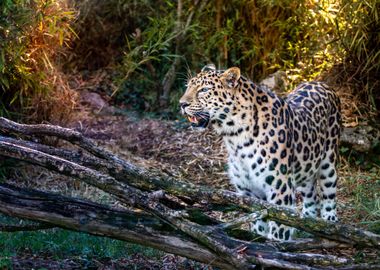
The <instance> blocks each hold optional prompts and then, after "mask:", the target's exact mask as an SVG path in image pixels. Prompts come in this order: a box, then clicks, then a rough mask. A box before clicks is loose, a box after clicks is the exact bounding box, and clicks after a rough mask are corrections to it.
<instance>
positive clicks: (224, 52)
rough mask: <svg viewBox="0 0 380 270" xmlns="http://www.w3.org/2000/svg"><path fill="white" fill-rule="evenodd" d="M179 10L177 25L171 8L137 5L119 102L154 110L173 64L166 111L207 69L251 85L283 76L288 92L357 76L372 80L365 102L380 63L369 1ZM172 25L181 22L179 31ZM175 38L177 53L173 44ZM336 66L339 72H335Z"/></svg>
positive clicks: (186, 4)
mask: <svg viewBox="0 0 380 270" xmlns="http://www.w3.org/2000/svg"><path fill="white" fill-rule="evenodd" d="M180 2H182V4H183V12H182V16H181V18H179V16H178V10H177V8H178V4H174V3H172V2H171V1H159V2H157V1H143V2H141V3H140V4H139V8H136V9H134V14H133V15H134V16H135V17H136V18H147V17H148V20H139V21H136V22H135V24H134V29H129V31H128V32H126V33H125V34H126V40H127V42H126V44H125V46H124V50H125V55H124V57H123V62H122V68H121V72H122V73H123V76H122V79H121V80H122V81H128V83H127V84H125V83H120V85H121V86H122V87H121V88H120V90H119V91H121V92H123V94H122V95H124V96H125V95H126V94H125V93H131V94H132V95H134V93H136V91H137V92H138V93H139V94H141V96H143V97H145V99H146V101H147V103H148V104H150V105H151V106H150V107H149V106H148V108H146V109H151V108H153V109H157V106H152V105H154V104H155V103H157V97H158V95H159V92H160V91H161V88H162V80H163V79H162V78H164V76H165V74H166V73H167V72H168V70H169V69H170V68H171V67H172V65H173V63H174V62H175V59H177V58H180V59H181V60H182V61H181V65H180V67H179V68H178V70H177V79H176V81H175V84H174V85H173V87H172V88H173V89H174V90H177V91H172V95H171V100H172V104H173V105H172V106H173V108H176V107H177V100H178V97H179V96H180V95H181V91H178V90H179V89H183V85H184V81H185V80H186V78H187V77H188V76H189V70H192V71H196V70H199V69H200V67H202V66H203V65H204V64H206V63H210V62H213V63H216V64H217V66H218V67H219V68H226V67H229V66H234V65H237V66H240V67H241V69H242V70H243V72H244V74H246V75H247V76H248V77H250V78H251V79H253V80H254V81H259V80H261V79H263V78H264V77H266V76H267V75H269V74H270V73H273V72H275V71H276V70H279V69H280V70H285V71H286V72H287V75H288V79H289V85H288V88H289V89H293V88H294V86H295V85H296V84H298V83H299V82H300V81H303V80H313V79H320V78H326V77H329V76H330V75H331V74H333V75H334V74H335V73H336V70H338V71H339V72H341V71H342V70H343V71H344V72H345V73H346V75H345V76H344V78H341V79H342V80H345V79H347V78H348V76H352V75H355V74H356V73H358V72H359V74H360V76H361V77H360V78H362V77H363V78H364V77H365V76H367V77H366V78H367V79H366V80H365V81H368V78H375V82H374V80H372V84H371V85H372V88H371V86H369V85H368V86H367V87H366V88H365V89H367V91H366V92H365V93H364V94H365V96H366V97H368V98H372V101H373V99H374V95H373V94H374V93H373V91H374V89H375V87H376V85H377V83H378V79H376V78H378V77H379V76H377V75H378V66H379V64H378V63H380V61H378V60H379V59H378V58H379V57H380V53H379V51H378V49H377V48H378V47H379V39H380V38H379V32H378V31H377V30H376V29H378V28H379V27H378V26H379V18H378V10H379V9H378V3H377V2H376V0H372V1H366V2H362V1H356V2H353V4H352V5H351V2H352V1H347V0H329V1H311V0H302V1H292V0H287V1H278V0H255V1H248V0H245V1H237V0H234V1H225V0H218V1H206V2H207V4H206V5H205V7H204V8H203V9H201V8H200V5H199V2H202V1H192V0H185V1H180ZM197 3H198V4H197ZM126 5H127V4H126ZM130 5H132V4H130ZM194 9H195V10H196V11H195V15H194V16H193V17H191V13H192V12H193V11H194ZM147 11H149V12H147ZM190 19H191V20H190ZM178 21H182V28H180V31H178V29H177V23H178ZM187 22H190V23H189V24H186V23H187ZM183 32H185V38H184V39H183V40H182V41H181V46H180V51H179V52H177V51H176V45H177V42H178V41H177V40H176V37H177V35H178V34H180V33H183ZM340 63H343V64H344V68H342V67H341V66H339V68H338V69H336V67H337V66H338V64H340ZM334 67H335V69H334ZM353 67H357V68H356V70H353ZM359 69H360V70H359ZM358 70H359V71H358ZM376 76H377V77H376ZM341 77H342V76H341ZM359 80H361V79H359ZM362 88H363V87H362V85H361V86H359V87H358V89H362ZM372 103H373V104H374V102H372ZM160 110H162V108H160Z"/></svg>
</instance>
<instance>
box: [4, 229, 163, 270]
mask: <svg viewBox="0 0 380 270" xmlns="http://www.w3.org/2000/svg"><path fill="white" fill-rule="evenodd" d="M20 252H21V253H22V252H28V253H32V254H39V253H40V254H41V253H42V254H49V255H52V256H54V259H63V258H67V257H71V256H79V257H81V258H86V259H91V258H113V259H119V258H126V257H129V256H131V255H133V254H136V253H139V254H142V255H144V256H146V257H149V258H159V257H161V256H162V255H163V252H160V251H158V250H155V249H152V248H147V247H143V246H140V245H134V244H129V243H126V242H123V241H119V240H114V239H110V238H106V237H99V236H93V235H89V234H85V233H80V232H74V231H69V230H64V229H49V230H41V231H35V232H16V233H6V232H3V233H0V268H1V265H2V264H3V263H6V261H7V260H6V258H8V257H9V256H12V255H16V254H18V253H20Z"/></svg>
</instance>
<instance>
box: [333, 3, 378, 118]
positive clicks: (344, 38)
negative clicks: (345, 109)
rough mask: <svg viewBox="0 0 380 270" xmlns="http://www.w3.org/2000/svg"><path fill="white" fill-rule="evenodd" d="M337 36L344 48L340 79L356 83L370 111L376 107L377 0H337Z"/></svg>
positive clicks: (359, 93) (358, 92)
mask: <svg viewBox="0 0 380 270" xmlns="http://www.w3.org/2000/svg"><path fill="white" fill-rule="evenodd" d="M336 24H337V33H336V35H337V38H338V39H339V46H340V47H341V48H342V49H343V50H344V61H343V62H342V63H341V65H340V66H339V68H340V69H341V72H338V73H339V75H340V80H341V81H348V82H350V83H353V84H355V85H356V89H357V95H359V96H361V97H362V100H363V99H364V101H365V104H369V105H370V107H371V108H372V110H373V111H376V108H377V109H379V108H380V90H379V89H380V80H379V78H380V32H379V29H380V2H379V1H377V0H369V1H349V0H341V6H340V10H339V12H338V14H337V19H336Z"/></svg>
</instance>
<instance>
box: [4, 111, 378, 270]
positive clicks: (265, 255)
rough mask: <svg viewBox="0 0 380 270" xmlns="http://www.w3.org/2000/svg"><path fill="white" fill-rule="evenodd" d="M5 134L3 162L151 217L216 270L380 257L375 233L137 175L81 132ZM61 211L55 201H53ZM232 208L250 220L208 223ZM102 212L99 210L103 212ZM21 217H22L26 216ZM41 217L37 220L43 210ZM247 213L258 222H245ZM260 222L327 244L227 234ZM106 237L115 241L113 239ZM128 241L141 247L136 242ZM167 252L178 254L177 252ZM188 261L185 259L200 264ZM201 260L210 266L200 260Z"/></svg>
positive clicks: (39, 128) (10, 126) (32, 128)
mask: <svg viewBox="0 0 380 270" xmlns="http://www.w3.org/2000/svg"><path fill="white" fill-rule="evenodd" d="M0 133H2V134H3V135H5V136H0V155H1V156H4V157H8V158H12V159H17V160H21V161H24V162H28V163H31V164H34V165H38V166H42V167H45V168H47V169H48V170H51V171H55V172H56V173H59V174H63V175H66V176H68V177H71V178H76V179H79V180H81V181H83V182H85V183H87V184H89V185H92V186H94V187H97V188H99V189H102V190H103V191H105V192H107V193H109V194H112V195H113V196H115V197H116V198H117V199H118V200H120V202H121V203H123V204H125V205H127V206H129V207H131V206H133V207H138V208H140V209H142V210H144V211H145V213H147V214H148V215H147V217H149V218H150V219H154V222H156V224H161V225H164V224H165V226H168V225H169V226H170V228H171V230H170V231H169V232H168V231H166V233H167V234H164V235H166V236H168V235H169V236H170V237H177V238H180V239H182V241H183V242H187V241H189V243H192V245H195V246H196V247H197V248H199V249H200V250H207V252H208V254H212V256H214V257H215V258H217V260H216V261H217V263H212V262H211V264H213V265H219V266H220V267H221V265H223V268H229V269H249V268H251V267H253V265H263V266H267V267H277V268H283V269H331V268H326V267H332V266H334V267H335V268H337V267H343V266H344V267H346V266H347V267H354V266H355V265H354V264H352V262H351V261H350V260H348V259H345V258H338V257H335V256H331V255H320V254H307V253H289V252H288V251H296V250H307V249H310V248H313V247H314V248H315V247H317V248H318V247H322V248H329V247H336V246H339V247H347V245H354V246H358V247H360V246H365V247H369V248H375V249H377V250H378V249H379V247H380V236H379V235H376V234H373V233H371V232H368V231H364V230H360V229H357V228H354V227H352V226H348V225H343V224H339V223H329V222H325V221H323V220H319V219H318V220H314V219H308V218H301V217H300V216H299V215H298V214H297V213H296V212H294V211H291V210H289V209H286V208H283V207H279V206H274V205H271V204H268V203H266V202H263V201H261V200H257V199H254V198H250V197H244V196H240V195H238V194H236V193H235V192H231V191H227V190H218V189H213V188H210V187H206V186H198V185H194V184H191V183H189V182H186V181H180V180H178V179H176V178H174V177H171V176H170V175H167V174H164V173H162V172H157V171H151V170H148V169H145V168H142V167H137V166H135V165H134V164H132V163H130V162H128V161H125V160H123V159H120V158H119V157H117V156H116V155H114V154H112V153H111V152H108V151H106V150H104V149H101V148H100V147H98V146H97V145H96V144H95V143H94V142H93V141H92V140H90V139H87V138H85V137H83V136H82V135H81V134H80V133H79V132H76V131H74V130H70V129H66V128H62V127H57V126H50V125H23V124H18V123H15V122H12V121H9V120H7V119H5V118H0ZM12 133H13V134H17V135H18V136H20V135H21V136H24V137H25V136H27V137H30V136H31V137H33V138H39V137H45V136H54V137H57V138H59V139H63V140H65V141H68V142H70V143H72V144H74V145H75V146H77V147H78V149H77V150H65V149H61V148H56V147H53V146H49V145H46V144H42V143H39V142H36V140H35V139H33V141H32V140H21V139H15V138H12V137H10V136H9V134H12ZM83 150H84V151H83ZM49 196H52V195H49ZM55 203H56V201H54V204H55ZM231 205H232V206H234V207H235V209H237V210H240V211H242V213H243V216H242V217H240V218H238V219H236V220H232V221H229V222H222V221H220V220H215V219H214V218H213V217H210V216H208V214H207V211H204V209H207V210H213V209H216V208H215V207H216V206H217V207H218V208H223V206H231ZM13 206H14V207H16V206H15V205H13ZM94 207H95V206H94ZM96 207H100V206H99V205H97V206H96ZM173 207H174V208H173ZM10 209H12V207H11V206H9V207H8V208H5V206H3V204H0V211H1V212H5V213H8V214H10V215H13V216H18V217H23V218H30V219H32V220H36V221H40V222H47V223H49V224H51V225H52V226H53V225H54V226H60V227H65V226H69V225H67V224H69V223H70V224H71V225H70V226H71V227H67V228H70V229H74V230H82V227H80V226H79V227H78V226H77V225H76V226H72V223H73V222H74V220H70V222H69V223H67V224H66V225H65V226H63V225H62V224H61V225H59V224H58V222H59V219H56V217H55V216H54V215H53V213H52V216H50V214H49V213H48V211H47V210H46V211H45V212H44V215H43V216H38V215H35V216H29V217H25V216H22V214H20V212H10ZM18 209H19V211H21V210H20V208H18ZM197 209H198V210H197ZM35 210H36V211H37V212H38V207H37V209H35ZM39 210H41V209H39ZM194 210H196V211H194ZM7 211H8V212H7ZM247 212H248V213H251V214H249V215H246V213H247ZM195 213H196V214H195ZM244 213H245V215H246V216H244ZM134 214H135V213H134ZM145 215H146V214H145ZM258 216H260V217H261V218H262V217H266V218H268V219H270V220H274V221H277V222H280V223H283V224H286V225H289V226H292V227H296V228H298V229H301V230H304V231H307V232H310V233H312V234H314V235H316V236H319V237H321V238H324V240H318V241H317V240H301V241H298V242H289V243H274V244H271V243H269V244H268V243H267V244H260V243H254V242H245V241H242V240H238V239H235V238H233V237H231V236H230V232H228V231H234V230H235V229H240V226H241V225H242V224H245V223H249V222H251V221H252V220H253V219H255V218H257V217H258ZM199 217H201V218H202V220H203V221H202V224H203V225H200V224H198V223H197V222H198V221H197V220H199ZM45 219H49V220H48V221H47V220H45ZM205 221H206V223H205ZM157 222H158V223H157ZM74 224H76V223H74ZM205 224H206V225H205ZM144 226H145V225H144ZM91 230H93V231H90V229H89V230H88V231H86V232H89V233H94V234H96V228H93V227H91ZM135 233H136V234H138V233H139V232H136V231H135ZM160 233H161V231H158V232H157V234H160ZM245 234H246V235H249V234H250V232H245ZM104 235H107V236H109V237H113V236H111V235H108V234H104ZM331 240H332V241H331ZM127 241H131V242H134V243H139V242H138V241H137V240H135V239H129V240H127ZM149 241H150V240H149ZM149 241H148V242H149ZM154 243H155V242H154ZM154 243H153V244H154ZM153 244H152V243H146V244H145V245H150V246H152V245H153ZM154 247H156V248H159V249H162V250H165V251H166V249H169V247H166V248H161V247H160V246H159V245H157V246H154ZM188 251H189V250H187V252H188ZM168 252H171V253H176V252H174V251H168ZM176 254H178V253H176ZM186 254H187V253H186ZM186 254H180V255H182V256H186V257H190V258H193V257H192V256H189V254H187V255H186ZM208 258H210V256H208ZM194 259H196V258H194ZM197 260H199V261H202V262H204V261H203V260H201V259H197ZM362 266H363V265H362ZM355 267H359V266H355ZM363 267H364V266H363ZM365 267H367V268H364V269H371V268H370V267H372V265H370V264H368V265H367V266H365ZM353 269H354V268H353Z"/></svg>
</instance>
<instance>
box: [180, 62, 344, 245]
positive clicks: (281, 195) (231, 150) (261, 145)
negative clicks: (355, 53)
mask: <svg viewBox="0 0 380 270" xmlns="http://www.w3.org/2000/svg"><path fill="white" fill-rule="evenodd" d="M179 105H180V110H181V112H182V114H183V115H184V116H185V117H186V118H187V119H188V121H190V122H191V125H192V126H194V127H195V128H200V129H205V128H209V127H210V128H212V129H213V130H214V131H215V132H216V134H218V135H219V136H221V137H222V138H223V139H222V141H223V142H224V144H225V148H226V149H227V153H228V163H227V165H228V166H227V167H228V175H229V179H230V182H231V183H232V184H233V186H234V187H235V188H236V192H237V193H239V194H241V195H242V196H251V197H255V198H257V199H260V200H263V201H266V202H268V203H270V204H274V205H279V206H283V207H286V208H287V209H292V210H294V211H296V209H297V198H301V200H302V211H301V213H300V214H301V216H302V217H303V218H318V217H321V218H322V219H324V220H326V221H329V222H337V221H338V217H337V201H336V191H337V181H338V172H337V162H338V145H339V138H340V133H341V110H340V100H339V97H338V95H337V94H336V93H335V91H334V90H333V89H331V88H330V87H329V86H328V85H327V84H326V83H324V82H320V81H310V82H303V83H301V84H299V85H298V86H297V87H296V88H295V89H294V90H293V91H291V92H290V93H289V94H288V95H286V96H285V97H280V96H279V95H277V94H275V93H274V92H272V91H271V89H269V88H268V87H265V86H263V85H259V84H256V83H254V82H252V81H251V80H249V79H248V78H246V77H245V76H243V75H241V71H240V68H238V67H231V68H228V69H226V70H217V69H216V68H215V65H206V66H205V67H204V68H202V69H201V71H200V72H199V73H198V74H197V75H195V76H194V77H191V78H190V79H188V81H187V84H186V90H185V92H184V94H183V96H182V97H181V98H180V100H179ZM297 194H300V195H297ZM299 200H300V199H299ZM251 229H252V231H254V232H256V233H257V234H259V235H260V236H263V237H265V238H266V239H269V240H273V241H291V240H292V239H293V234H294V232H295V229H294V228H292V227H289V226H286V225H283V224H280V223H277V222H275V221H271V220H266V219H264V218H262V219H258V220H256V221H254V222H252V223H251Z"/></svg>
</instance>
